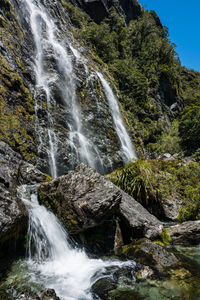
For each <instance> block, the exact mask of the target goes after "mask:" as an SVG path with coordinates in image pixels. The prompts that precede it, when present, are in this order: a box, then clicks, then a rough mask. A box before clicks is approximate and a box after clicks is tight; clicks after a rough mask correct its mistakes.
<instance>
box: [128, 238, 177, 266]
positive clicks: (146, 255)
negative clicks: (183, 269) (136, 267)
mask: <svg viewBox="0 0 200 300" xmlns="http://www.w3.org/2000/svg"><path fill="white" fill-rule="evenodd" d="M123 254H124V255H125V256H126V257H127V258H129V259H135V260H136V261H138V262H140V263H142V264H145V265H149V266H152V267H155V268H156V269H157V270H158V271H164V270H165V269H167V268H170V267H173V266H175V265H176V264H177V263H178V259H177V258H176V256H175V255H174V254H173V253H170V252H168V251H167V250H166V249H165V248H164V247H163V246H161V245H158V244H156V243H153V242H151V241H150V240H148V239H140V240H138V241H137V242H133V243H131V244H129V245H126V246H124V247H123Z"/></svg>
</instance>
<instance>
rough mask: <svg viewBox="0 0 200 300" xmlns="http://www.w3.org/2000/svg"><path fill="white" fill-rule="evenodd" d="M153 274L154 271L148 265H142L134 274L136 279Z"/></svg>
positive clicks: (145, 277) (142, 278)
mask: <svg viewBox="0 0 200 300" xmlns="http://www.w3.org/2000/svg"><path fill="white" fill-rule="evenodd" d="M153 275H154V271H153V270H152V269H151V268H150V267H148V266H143V267H142V268H141V269H140V270H139V271H138V272H137V274H136V276H137V279H138V280H145V279H147V278H150V277H152V276H153Z"/></svg>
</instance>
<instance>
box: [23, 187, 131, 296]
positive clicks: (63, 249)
mask: <svg viewBox="0 0 200 300" xmlns="http://www.w3.org/2000/svg"><path fill="white" fill-rule="evenodd" d="M18 196H19V197H20V198H21V199H22V201H23V202H24V204H25V205H26V207H27V209H28V213H29V229H28V236H29V244H28V261H27V264H28V269H29V273H30V275H31V276H29V277H30V280H33V281H34V282H35V283H38V284H40V285H42V286H43V287H44V288H53V289H54V290H55V291H56V294H57V295H58V296H59V297H60V299H61V300H80V299H84V300H92V299H93V297H92V294H91V293H90V288H91V285H92V284H93V283H94V282H95V281H96V280H98V279H99V278H101V277H103V276H105V270H106V268H107V267H109V268H110V267H113V268H116V267H118V268H122V267H130V268H131V269H132V270H133V269H134V268H135V265H136V264H135V262H134V261H126V262H120V261H118V260H106V261H103V260H101V259H89V258H88V256H87V255H86V253H85V252H84V251H83V250H78V249H76V248H74V246H73V245H72V244H71V243H70V239H69V237H68V235H67V233H66V232H65V230H64V229H63V227H62V225H61V224H60V222H59V221H58V219H57V218H56V217H55V215H54V214H52V213H51V212H49V211H48V210H47V209H46V208H45V207H44V206H40V205H39V203H38V200H37V187H36V186H21V187H20V188H19V189H18ZM103 273H104V275H103ZM134 280H135V279H134V278H133V283H134ZM29 284H31V281H30V282H29Z"/></svg>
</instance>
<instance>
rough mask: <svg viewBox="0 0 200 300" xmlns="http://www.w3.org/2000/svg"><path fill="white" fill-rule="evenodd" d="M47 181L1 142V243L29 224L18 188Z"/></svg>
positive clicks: (44, 176)
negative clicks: (22, 185) (18, 196)
mask: <svg viewBox="0 0 200 300" xmlns="http://www.w3.org/2000/svg"><path fill="white" fill-rule="evenodd" d="M45 180H46V175H44V174H42V173H41V172H40V171H38V170H37V169H36V168H35V167H34V166H32V165H30V164H28V163H27V162H24V161H23V160H22V157H21V155H20V154H19V153H17V152H15V151H13V150H12V149H11V148H10V146H8V145H7V144H6V143H4V142H0V241H1V242H2V241H4V240H6V239H10V238H12V237H14V236H15V235H16V233H18V232H20V231H21V230H22V229H23V228H25V227H26V224H27V214H26V209H25V207H24V205H23V204H22V202H21V201H20V200H19V199H18V198H17V196H16V193H17V186H18V185H20V184H35V183H38V182H41V181H45Z"/></svg>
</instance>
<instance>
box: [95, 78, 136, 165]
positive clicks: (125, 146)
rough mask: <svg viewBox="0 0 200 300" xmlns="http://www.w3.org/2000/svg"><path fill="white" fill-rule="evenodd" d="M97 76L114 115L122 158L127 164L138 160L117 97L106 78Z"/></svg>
mask: <svg viewBox="0 0 200 300" xmlns="http://www.w3.org/2000/svg"><path fill="white" fill-rule="evenodd" d="M97 75H98V77H99V79H100V81H101V84H102V86H103V89H104V93H105V95H106V98H107V100H108V104H109V108H110V112H111V114H112V118H113V122H114V125H115V129H116V132H117V135H118V138H119V141H120V144H121V148H122V158H123V160H124V162H125V163H126V162H127V161H128V160H131V159H136V158H137V155H136V153H135V150H134V147H133V143H132V141H131V139H130V137H129V135H128V132H127V130H126V127H125V124H124V122H123V118H122V115H121V112H120V109H119V105H118V102H117V99H116V97H115V95H114V93H113V91H112V89H111V87H110V86H109V84H108V82H107V81H106V79H105V78H104V76H103V75H102V74H101V73H99V72H97Z"/></svg>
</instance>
